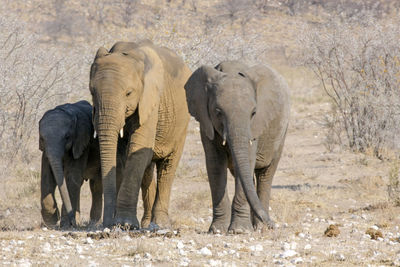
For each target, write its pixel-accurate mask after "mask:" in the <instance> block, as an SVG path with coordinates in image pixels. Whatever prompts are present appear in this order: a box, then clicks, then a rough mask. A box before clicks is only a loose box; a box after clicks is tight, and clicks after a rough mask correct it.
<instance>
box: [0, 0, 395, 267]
mask: <svg viewBox="0 0 400 267" xmlns="http://www.w3.org/2000/svg"><path fill="white" fill-rule="evenodd" d="M61 2H63V1H61ZM100 2H101V1H96V3H97V4H99V3H100ZM156 2H157V1H156ZM158 2H160V1H158ZM158 2H157V3H158ZM167 2H171V1H167ZM172 2H173V1H172ZM183 2H185V1H183ZM5 3H6V4H5V5H4V6H2V7H1V8H0V10H2V13H3V14H8V13H15V14H17V15H18V18H19V19H21V20H25V21H26V22H28V24H29V25H30V26H31V27H32V28H34V29H36V28H35V27H37V25H36V24H35V22H36V21H37V23H38V24H39V22H40V23H41V22H43V21H44V22H47V20H49V19H48V18H47V17H51V18H53V17H54V20H55V18H57V16H56V15H54V14H53V13H54V12H53V13H52V10H50V8H49V7H51V6H50V5H48V4H47V3H46V1H39V0H35V1H8V0H7V1H5ZM38 3H43V5H39V4H38ZM54 3H57V1H54ZM77 3H79V5H78V4H77ZM85 3H86V1H71V5H66V6H67V7H68V10H69V9H71V10H72V9H73V8H76V9H77V10H78V8H79V9H80V8H82V6H83V5H84V4H85ZM87 3H89V4H91V5H97V4H96V3H95V1H93V2H91V1H88V2H87ZM201 3H203V4H204V5H207V6H211V5H209V4H208V3H209V1H201ZM46 4H47V5H46ZM186 5H188V6H189V5H190V1H187V4H186ZM20 6H22V8H21V7H20ZM75 6H78V7H75ZM27 7H29V8H30V7H32V10H33V11H31V12H30V13H27V12H25V13H24V9H25V10H26V9H27ZM8 8H9V9H8ZM3 9H4V10H6V11H4V10H3ZM47 9H49V10H47ZM9 10H10V11H9ZM199 10H200V7H199ZM39 11H40V12H41V13H40V12H39ZM35 12H36V13H37V14H42V15H41V16H42V17H38V15H37V14H36V13H35ZM43 14H45V15H43ZM68 14H69V13H68ZM46 16H47V17H46ZM171 16H172V15H171ZM38 18H41V19H38ZM46 18H47V20H46ZM68 18H69V17H67V19H68ZM111 19H112V18H110V20H111ZM262 19H264V24H263V25H265V27H263V28H262V29H261V28H260V29H259V28H256V30H260V32H261V30H264V31H262V33H266V34H267V35H266V36H265V35H262V36H263V37H262V38H264V39H266V40H268V43H269V44H270V49H269V50H268V53H267V57H268V58H273V59H276V58H282V57H286V56H290V55H291V53H292V51H291V50H292V49H293V47H294V44H293V43H294V36H295V35H296V34H298V32H299V25H300V24H301V23H300V19H299V18H297V17H288V16H286V15H285V16H284V15H282V14H280V13H277V14H275V13H272V14H269V15H268V16H264V17H263V18H262ZM106 22H107V21H106ZM251 23H254V21H253V22H249V25H250V26H248V27H251ZM106 24H107V23H106ZM316 24H318V23H316ZM92 26H93V25H91V26H90V27H89V28H93V29H95V30H93V31H95V32H97V30H96V28H95V27H94V26H93V27H92ZM109 27H111V26H109ZM113 27H115V28H116V29H114V28H113ZM118 27H119V28H118ZM122 28H123V27H121V26H118V25H117V26H115V25H114V26H112V27H111V30H112V31H115V32H117V31H122ZM111 30H110V31H111ZM125 30H126V32H127V33H126V35H127V36H132V35H133V36H135V35H134V34H133V33H136V32H135V30H137V29H136V28H132V29H131V28H129V31H128V29H125ZM32 31H33V30H32ZM99 32H100V31H99ZM129 34H131V35H129ZM260 34H261V33H260ZM260 34H258V35H257V37H259V36H261V35H260ZM92 35H96V34H92ZM99 35H100V36H99V38H100V39H101V38H104V39H107V38H106V37H104V36H102V35H101V34H99ZM120 36H124V35H123V34H120ZM56 37H57V38H58V39H57V38H56ZM56 37H54V38H56V39H55V40H56V41H55V43H58V44H60V43H62V42H63V41H64V40H65V38H64V36H63V35H61V37H60V36H58V35H57V36H56ZM206 37H207V36H206ZM80 38H81V39H82V40H83V41H82V40H80ZM110 38H111V37H110ZM47 39H51V38H47ZM47 39H46V38H45V39H43V40H42V41H43V45H44V46H46V45H52V43H51V42H50V41H49V40H47ZM217 39H218V38H217ZM68 41H69V42H67V44H68V45H71V47H74V45H75V44H76V43H75V42H87V40H85V39H84V38H83V37H81V36H78V37H75V39H72V41H71V40H69V39H68ZM103 43H107V41H104V42H103ZM100 44H102V43H101V42H100V41H99V42H96V46H94V47H98V46H99V45H100ZM224 45H225V44H224ZM217 47H218V46H216V48H217ZM276 47H278V48H276ZM91 50H93V51H91V52H90V53H94V51H95V50H94V49H91ZM85 57H88V58H90V60H91V58H92V56H89V55H85ZM284 61H285V60H284ZM86 63H87V62H86ZM286 63H287V62H286ZM273 66H274V67H276V68H277V69H278V70H279V71H280V72H281V73H282V74H283V75H284V76H285V77H286V79H287V80H288V83H289V85H290V88H291V92H292V95H291V100H292V110H291V124H290V129H289V132H288V135H287V140H286V146H285V149H284V153H283V155H282V159H281V162H280V165H279V167H278V171H277V173H276V175H275V178H274V182H273V189H272V200H271V211H270V214H271V216H272V218H273V219H274V220H275V222H276V228H275V229H273V230H268V231H265V232H263V233H252V234H243V235H227V234H221V235H219V234H218V235H209V234H207V230H208V227H209V224H210V222H211V216H212V210H211V196H210V190H209V186H208V181H207V175H206V171H205V164H204V154H203V150H202V146H201V143H200V138H199V132H198V131H199V128H198V124H197V123H196V122H195V121H193V120H192V121H191V122H190V127H189V130H188V137H187V139H186V146H185V150H184V154H183V156H182V160H181V163H180V166H179V168H178V171H177V177H176V179H175V182H174V185H173V192H172V196H171V205H170V216H171V222H172V225H173V229H174V231H173V232H165V231H161V232H155V233H150V232H143V233H138V232H129V233H128V232H123V231H111V232H107V231H103V229H100V228H96V227H93V226H87V225H86V224H87V223H86V222H87V221H88V214H89V207H90V197H89V194H90V193H89V192H90V191H89V189H88V184H87V183H85V185H84V187H83V192H82V200H81V203H82V204H81V205H82V207H81V209H82V214H81V218H82V227H80V228H79V229H76V230H49V229H46V228H43V227H42V226H41V218H40V205H39V198H40V194H39V191H38V187H39V180H40V175H39V173H38V171H37V169H32V170H28V171H26V170H24V171H23V172H21V174H20V175H16V177H17V178H16V179H11V178H10V179H5V180H2V181H1V182H2V186H0V196H1V197H0V229H1V230H2V231H0V265H4V266H10V265H11V266H38V265H42V266H48V265H59V266H275V265H277V266H291V265H298V266H400V229H399V226H400V215H399V214H400V207H396V206H394V205H393V204H392V203H391V202H390V201H389V200H388V194H387V184H388V177H389V173H390V170H391V169H392V168H393V163H392V162H391V161H381V160H378V159H376V158H374V157H372V156H369V155H368V153H367V154H357V153H352V152H350V151H346V150H345V149H343V148H342V147H337V146H331V145H330V146H327V144H329V142H327V140H326V139H325V136H326V135H325V129H324V128H323V127H322V125H321V123H322V117H323V114H326V113H327V112H328V111H329V110H330V107H329V101H328V99H327V98H326V96H324V95H323V93H322V92H321V91H320V89H318V88H319V84H318V83H317V82H315V81H313V80H312V78H311V77H312V76H311V73H309V72H307V71H306V70H304V69H301V68H295V67H288V66H287V64H282V62H281V61H279V60H276V62H275V64H273ZM84 68H85V77H86V79H87V75H86V71H87V69H88V63H87V64H86V65H85V66H84ZM85 86H86V83H85ZM82 90H84V92H85V95H87V94H88V92H87V88H86V87H85V88H83V89H82ZM35 145H36V143H35ZM328 148H329V149H328ZM38 153H39V151H38ZM4 164H5V163H4V162H0V170H1V169H5V168H6V167H5V166H3V165H4ZM15 165H16V166H17V167H18V164H15ZM38 166H39V165H38ZM22 168H23V167H22ZM18 177H19V178H18ZM13 178H14V177H13ZM233 185H234V183H233V179H232V178H230V180H229V192H230V194H231V196H232V193H233V192H234V186H233ZM58 203H60V198H59V197H58ZM141 206H142V205H141V203H139V207H141ZM139 212H140V210H139ZM139 216H140V214H139ZM331 225H334V226H331ZM330 226H331V227H330ZM335 226H336V227H335ZM328 227H330V229H331V231H329V232H326V230H327V229H328ZM325 232H326V234H325ZM367 233H368V234H367ZM328 236H331V237H328Z"/></svg>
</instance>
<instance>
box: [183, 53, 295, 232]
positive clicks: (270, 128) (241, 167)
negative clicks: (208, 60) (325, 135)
mask: <svg viewBox="0 0 400 267" xmlns="http://www.w3.org/2000/svg"><path fill="white" fill-rule="evenodd" d="M185 89H186V95H187V101H188V107H189V112H190V114H191V115H192V116H194V117H195V118H196V120H197V121H199V122H200V133H201V140H202V143H203V148H204V152H205V156H206V166H207V173H208V179H209V183H210V188H211V193H212V202H213V221H212V223H211V226H210V229H209V232H211V233H217V232H224V231H227V230H228V231H230V232H234V233H241V232H243V231H249V230H250V229H253V228H254V229H258V228H260V227H262V226H263V225H264V223H265V224H266V225H267V226H268V227H273V225H274V224H273V221H272V220H271V219H270V217H269V213H268V210H269V199H270V191H271V183H272V178H273V176H274V173H275V170H276V168H277V165H278V162H279V159H280V156H281V152H282V148H283V144H284V140H285V136H286V130H287V127H288V122H289V92H288V86H287V84H286V82H285V81H284V80H283V78H282V77H281V76H280V75H279V74H278V73H276V72H275V71H274V70H272V69H271V68H269V67H266V66H262V65H257V66H254V67H247V66H246V65H245V64H243V63H241V62H239V61H226V62H222V63H220V64H219V65H218V66H216V67H215V68H212V67H209V66H202V67H200V68H199V69H197V70H196V71H195V72H194V73H193V74H192V76H191V77H190V78H189V80H188V82H187V83H186V85H185ZM227 168H229V170H230V171H231V173H232V174H233V176H234V177H235V195H234V198H233V203H232V206H231V204H230V201H229V198H228V192H227V186H226V184H227ZM254 173H255V175H256V183H257V191H256V187H255V185H254V181H253V176H254ZM248 204H250V206H251V209H252V211H253V213H254V214H253V218H251V216H250V207H249V205H248Z"/></svg>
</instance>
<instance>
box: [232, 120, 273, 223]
mask: <svg viewBox="0 0 400 267" xmlns="http://www.w3.org/2000/svg"><path fill="white" fill-rule="evenodd" d="M242 127H243V126H241V128H242ZM247 132H249V131H246V130H245V129H244V130H240V128H239V127H230V129H229V128H228V142H229V145H230V149H231V153H232V159H233V164H234V166H235V174H236V177H237V178H239V180H240V182H241V184H242V187H243V191H244V193H245V195H246V198H247V201H248V202H249V204H250V207H251V208H252V210H253V211H254V213H255V214H256V216H257V217H258V218H259V219H260V220H261V221H263V222H264V223H267V222H268V221H269V216H268V213H267V212H266V211H265V210H264V208H263V205H262V203H261V201H260V199H259V198H258V195H257V192H256V188H255V185H254V182H253V172H254V169H253V168H254V166H250V154H249V151H250V150H251V149H250V147H249V146H251V143H250V136H249V135H248V134H247Z"/></svg>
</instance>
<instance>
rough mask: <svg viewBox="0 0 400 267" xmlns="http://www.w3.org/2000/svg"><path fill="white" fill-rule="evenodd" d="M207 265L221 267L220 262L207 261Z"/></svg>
mask: <svg viewBox="0 0 400 267" xmlns="http://www.w3.org/2000/svg"><path fill="white" fill-rule="evenodd" d="M208 264H209V265H210V266H221V265H222V263H221V261H220V260H213V259H211V260H209V261H208Z"/></svg>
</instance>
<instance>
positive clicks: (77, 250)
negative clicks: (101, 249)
mask: <svg viewBox="0 0 400 267" xmlns="http://www.w3.org/2000/svg"><path fill="white" fill-rule="evenodd" d="M75 248H76V252H77V253H78V254H81V253H82V252H83V249H82V247H81V246H79V245H76V247H75Z"/></svg>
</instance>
